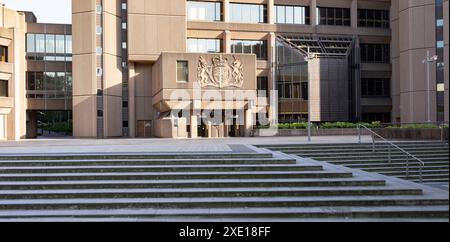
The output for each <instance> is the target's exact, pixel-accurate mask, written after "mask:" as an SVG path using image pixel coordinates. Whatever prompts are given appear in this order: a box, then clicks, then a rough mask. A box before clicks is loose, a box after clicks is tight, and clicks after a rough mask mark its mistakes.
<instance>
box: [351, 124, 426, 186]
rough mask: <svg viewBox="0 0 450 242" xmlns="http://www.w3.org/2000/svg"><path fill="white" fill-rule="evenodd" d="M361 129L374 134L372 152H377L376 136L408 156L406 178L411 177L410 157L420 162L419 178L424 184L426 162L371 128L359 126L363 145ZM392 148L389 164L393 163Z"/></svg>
mask: <svg viewBox="0 0 450 242" xmlns="http://www.w3.org/2000/svg"><path fill="white" fill-rule="evenodd" d="M361 127H362V128H364V129H365V130H367V131H369V132H370V133H371V134H372V152H375V136H377V137H378V138H380V139H382V140H383V141H385V142H386V143H388V144H390V145H391V146H393V147H395V148H396V149H398V150H400V151H401V152H403V153H405V154H406V178H408V177H409V160H410V159H409V157H411V158H413V159H414V160H416V161H418V162H419V164H420V166H419V176H420V182H421V183H422V182H423V177H422V171H423V168H424V167H425V162H423V161H422V160H421V159H419V158H417V157H416V156H415V155H413V154H411V153H409V152H408V151H406V150H405V149H403V148H401V147H400V146H398V145H396V144H394V143H393V142H391V141H389V140H387V139H385V138H384V137H382V136H381V135H379V134H378V133H376V132H375V131H373V130H371V129H370V128H368V127H366V126H365V125H363V124H358V141H359V143H360V144H361ZM391 146H389V150H388V151H389V153H388V157H389V163H391V162H392V159H391Z"/></svg>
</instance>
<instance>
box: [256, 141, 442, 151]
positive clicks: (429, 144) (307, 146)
mask: <svg viewBox="0 0 450 242" xmlns="http://www.w3.org/2000/svg"><path fill="white" fill-rule="evenodd" d="M394 144H396V145H397V146H400V147H402V148H423V147H441V148H445V147H448V146H449V144H448V143H447V142H425V143H421V142H410V143H398V142H394ZM372 145H373V144H372V143H371V142H370V143H362V144H359V143H336V144H280V145H258V147H263V148H267V149H282V148H301V149H305V150H307V149H323V150H327V149H332V150H333V149H359V148H361V147H364V148H371V147H372ZM375 146H376V147H380V148H383V147H389V146H391V145H390V144H388V143H385V142H381V141H377V142H376V143H375Z"/></svg>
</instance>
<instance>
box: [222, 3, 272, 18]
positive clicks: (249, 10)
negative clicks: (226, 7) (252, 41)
mask: <svg viewBox="0 0 450 242" xmlns="http://www.w3.org/2000/svg"><path fill="white" fill-rule="evenodd" d="M230 21H231V22H237V23H267V7H266V6H265V5H262V4H241V3H230Z"/></svg>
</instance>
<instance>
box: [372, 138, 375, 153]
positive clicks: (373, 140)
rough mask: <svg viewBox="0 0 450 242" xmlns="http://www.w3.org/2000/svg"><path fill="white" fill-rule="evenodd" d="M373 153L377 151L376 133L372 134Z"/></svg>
mask: <svg viewBox="0 0 450 242" xmlns="http://www.w3.org/2000/svg"><path fill="white" fill-rule="evenodd" d="M372 153H375V135H374V134H372Z"/></svg>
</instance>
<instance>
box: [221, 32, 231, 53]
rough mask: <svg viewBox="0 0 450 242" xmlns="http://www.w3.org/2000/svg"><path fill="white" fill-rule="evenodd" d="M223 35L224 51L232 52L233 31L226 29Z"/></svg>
mask: <svg viewBox="0 0 450 242" xmlns="http://www.w3.org/2000/svg"><path fill="white" fill-rule="evenodd" d="M222 37H223V46H222V49H223V52H224V53H231V32H230V31H229V30H225V31H224V32H223V34H222Z"/></svg>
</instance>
